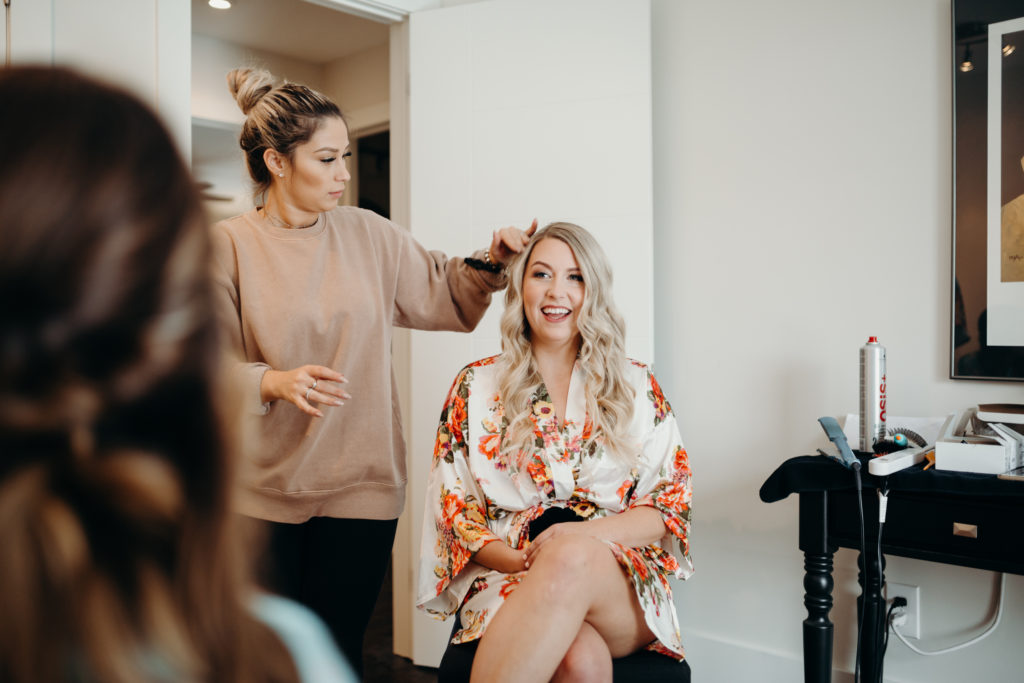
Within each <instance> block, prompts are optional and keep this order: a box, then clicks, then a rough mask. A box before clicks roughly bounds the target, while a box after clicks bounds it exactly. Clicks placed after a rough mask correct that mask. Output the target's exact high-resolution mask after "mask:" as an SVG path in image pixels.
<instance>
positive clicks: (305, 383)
mask: <svg viewBox="0 0 1024 683" xmlns="http://www.w3.org/2000/svg"><path fill="white" fill-rule="evenodd" d="M345 382H348V380H347V379H345V376H344V375H342V374H341V373H340V372H336V371H334V370H331V369H330V368H325V367H324V366H322V365H303V366H301V367H298V368H295V369H294V370H267V371H266V372H265V373H263V381H262V382H261V383H260V396H261V398H262V399H263V402H264V403H269V402H270V401H273V400H275V399H284V400H285V401H290V402H291V403H294V404H295V405H296V406H298V407H299V410H301V411H302V412H304V413H307V414H309V415H312V416H313V417H323V416H324V414H323V413H321V412H320V411H319V410H317V409H316V408H314V407H313V404H314V403H320V404H323V405H329V406H340V405H344V401H345V400H346V399H350V398H352V397H351V396H349V395H348V393H347V392H346V391H345V390H344V389H342V388H341V386H340V385H341V384H344V383H345Z"/></svg>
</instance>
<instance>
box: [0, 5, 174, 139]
mask: <svg viewBox="0 0 1024 683" xmlns="http://www.w3.org/2000/svg"><path fill="white" fill-rule="evenodd" d="M190 17H191V6H190V5H189V4H188V3H184V2H160V0H92V1H91V2H81V1H80V0H14V2H12V3H11V7H10V22H11V23H10V34H11V44H10V48H11V50H10V52H11V60H12V62H13V63H15V64H24V63H37V64H49V65H62V66H70V67H73V68H76V69H79V70H81V71H85V72H87V73H90V74H92V75H94V76H97V77H100V78H103V79H105V80H108V81H111V82H113V83H116V84H118V85H120V86H122V87H124V88H127V89H129V90H131V91H133V92H134V93H135V94H136V95H138V96H139V97H140V98H141V99H142V100H143V101H145V102H146V103H148V104H149V105H151V106H153V107H154V108H156V109H158V111H159V113H160V115H161V116H162V118H163V120H164V123H165V124H166V125H167V127H168V128H169V130H170V132H171V135H173V136H174V138H175V139H176V140H177V141H178V144H179V146H180V147H181V149H182V152H183V153H184V154H186V155H187V154H188V149H189V139H190V132H189V118H188V111H189V89H188V88H189V81H188V74H189V54H188V40H189V21H190ZM6 28H7V27H6V26H4V29H6ZM6 33H7V32H6V30H2V31H0V54H4V53H5V51H6V48H7V44H6Z"/></svg>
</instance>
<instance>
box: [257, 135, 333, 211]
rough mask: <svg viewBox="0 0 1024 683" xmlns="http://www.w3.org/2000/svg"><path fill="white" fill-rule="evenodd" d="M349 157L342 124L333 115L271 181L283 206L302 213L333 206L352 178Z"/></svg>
mask: <svg viewBox="0 0 1024 683" xmlns="http://www.w3.org/2000/svg"><path fill="white" fill-rule="evenodd" d="M351 155H352V154H351V152H349V140H348V127H347V126H346V125H345V122H344V121H342V120H341V119H339V118H337V117H333V116H331V117H328V118H325V119H323V121H322V122H321V124H320V127H319V128H317V130H316V132H315V133H313V135H312V137H310V138H309V140H306V141H305V142H304V143H302V144H301V145H298V146H297V147H296V148H295V151H294V152H293V153H292V156H291V158H290V159H287V160H282V162H281V163H282V165H283V168H282V170H283V172H284V177H283V178H280V177H275V178H274V180H275V181H277V182H275V184H276V185H279V186H280V188H281V190H283V195H284V197H283V198H284V199H285V203H286V204H288V205H290V207H291V208H292V209H293V210H294V211H298V212H304V213H320V212H322V211H329V210H331V209H333V208H334V207H336V206H337V205H338V199H340V198H341V195H342V193H343V192H344V191H345V183H347V182H348V181H349V179H350V178H351V177H352V175H351V174H350V173H349V172H348V167H347V165H346V162H347V160H348V157H350V156H351ZM271 170H273V169H271ZM275 176H276V174H275Z"/></svg>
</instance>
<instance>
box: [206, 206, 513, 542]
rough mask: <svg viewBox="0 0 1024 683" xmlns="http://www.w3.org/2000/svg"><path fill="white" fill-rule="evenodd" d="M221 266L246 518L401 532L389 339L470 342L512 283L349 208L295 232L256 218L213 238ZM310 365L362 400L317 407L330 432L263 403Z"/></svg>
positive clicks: (225, 224) (218, 277)
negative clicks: (418, 335)
mask: <svg viewBox="0 0 1024 683" xmlns="http://www.w3.org/2000/svg"><path fill="white" fill-rule="evenodd" d="M213 252H214V264H213V269H214V282H215V298H216V303H217V308H218V317H219V318H220V324H221V327H222V330H223V332H222V336H223V337H224V338H225V343H226V345H227V347H228V351H229V353H230V355H231V360H230V361H229V363H230V365H231V371H232V373H231V374H232V376H233V378H234V381H235V383H236V387H237V388H238V390H239V391H241V392H242V400H243V401H244V402H245V412H246V413H248V415H247V417H246V418H245V423H246V424H245V427H244V430H245V431H246V435H245V438H244V439H243V443H244V444H246V448H245V451H246V452H245V453H244V454H243V456H244V459H245V461H246V462H245V467H244V468H243V473H244V474H243V480H244V481H243V483H244V484H245V486H244V493H243V496H242V501H241V512H242V513H244V514H246V515H250V516H253V517H258V518H262V519H269V520H272V521H277V522H291V523H297V522H303V521H306V520H307V519H309V518H310V517H318V516H323V517H352V518H361V519H395V518H397V517H398V516H399V515H400V514H401V512H402V505H403V503H404V501H405V483H406V468H405V444H404V442H403V439H402V433H401V417H400V415H399V409H398V397H397V396H396V395H395V382H394V376H393V372H392V369H391V336H392V325H398V326H401V327H410V328H414V329H420V330H458V331H469V330H472V329H473V328H474V327H475V326H476V324H477V323H478V322H479V321H480V318H482V317H483V314H484V312H485V311H486V310H487V306H488V305H489V304H490V300H491V293H492V292H494V291H497V290H499V289H501V288H503V287H504V286H505V278H504V276H502V275H497V274H493V273H489V272H486V271H480V270H474V269H473V268H470V267H469V266H467V265H466V264H465V262H464V261H463V259H461V258H459V259H451V260H449V259H447V258H446V257H445V255H444V254H442V253H440V252H436V251H427V250H426V249H424V248H423V247H422V246H420V245H419V244H418V243H417V242H416V240H414V239H413V238H412V236H411V235H410V234H409V233H408V232H407V231H405V230H403V229H402V228H400V227H398V226H396V225H395V224H393V223H391V222H390V221H388V220H387V219H385V218H382V217H381V216H378V215H377V214H375V213H372V212H370V211H364V210H362V209H357V208H353V207H338V208H337V209H334V210H332V211H330V212H328V213H325V214H322V215H321V217H320V219H319V220H318V221H317V222H316V223H315V224H314V225H313V226H312V227H309V228H299V229H288V228H279V227H275V226H273V225H271V224H270V223H269V222H268V221H266V220H264V219H263V218H261V217H260V215H259V214H258V213H257V212H256V211H255V210H253V211H249V212H248V213H245V214H242V215H241V216H236V217H234V218H230V219H228V220H225V221H222V222H220V223H218V224H217V225H215V226H214V228H213ZM307 364H315V365H325V366H327V367H329V368H333V369H334V370H337V371H338V372H341V373H342V374H343V375H345V377H346V378H347V379H348V383H347V384H346V385H345V390H346V391H347V392H348V393H349V394H351V395H352V398H351V399H350V400H347V401H346V402H345V405H343V406H321V411H322V412H323V413H324V417H321V418H318V417H312V416H309V415H306V414H305V413H303V412H302V411H300V410H299V409H298V408H297V407H296V406H295V405H293V404H292V403H289V402H288V401H283V400H281V401H274V402H272V403H270V404H264V403H262V402H261V399H260V382H261V381H262V379H263V374H264V373H265V372H266V371H267V370H268V369H274V370H291V369H294V368H296V367H299V366H301V365H307Z"/></svg>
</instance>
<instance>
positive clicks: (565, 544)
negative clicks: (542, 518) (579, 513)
mask: <svg viewBox="0 0 1024 683" xmlns="http://www.w3.org/2000/svg"><path fill="white" fill-rule="evenodd" d="M608 560H611V561H612V562H613V563H614V557H613V555H612V554H611V550H610V549H609V548H608V546H607V545H606V544H605V543H604V542H603V541H599V540H598V539H596V538H594V537H592V536H584V535H581V534H567V535H565V536H558V537H556V538H552V539H551V540H549V541H548V542H547V543H545V544H544V547H543V548H541V550H540V552H539V553H538V554H537V558H536V560H535V562H534V565H535V566H541V565H543V566H545V567H546V568H548V569H553V570H555V571H557V572H559V573H561V574H564V575H566V576H573V577H578V576H580V574H581V573H583V572H591V571H594V570H595V568H596V567H597V566H599V565H600V564H602V563H606V562H607V561H608Z"/></svg>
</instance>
